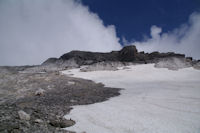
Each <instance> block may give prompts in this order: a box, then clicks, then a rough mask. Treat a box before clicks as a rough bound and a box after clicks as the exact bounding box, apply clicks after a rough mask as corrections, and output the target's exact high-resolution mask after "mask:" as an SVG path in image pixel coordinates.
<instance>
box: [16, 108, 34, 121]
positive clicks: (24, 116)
mask: <svg viewBox="0 0 200 133" xmlns="http://www.w3.org/2000/svg"><path fill="white" fill-rule="evenodd" d="M18 115H19V118H20V119H21V120H26V121H29V120H30V119H31V117H30V115H29V114H27V113H26V112H24V111H23V110H20V111H18Z"/></svg>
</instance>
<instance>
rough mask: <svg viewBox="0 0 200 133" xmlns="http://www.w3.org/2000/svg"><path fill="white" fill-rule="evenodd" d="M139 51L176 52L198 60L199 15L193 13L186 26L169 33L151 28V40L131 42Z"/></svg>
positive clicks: (199, 43) (199, 53)
mask: <svg viewBox="0 0 200 133" xmlns="http://www.w3.org/2000/svg"><path fill="white" fill-rule="evenodd" d="M130 44H131V45H136V46H137V48H138V49H139V50H140V51H146V52H153V51H160V52H169V51H173V52H178V53H184V54H186V56H192V57H194V58H196V59H200V52H199V51H200V13H193V14H191V15H190V17H189V22H188V23H187V24H183V25H181V26H180V27H179V28H177V29H174V30H173V31H171V32H167V33H162V29H161V28H160V27H157V26H152V27H151V38H149V39H145V41H142V42H133V43H130Z"/></svg>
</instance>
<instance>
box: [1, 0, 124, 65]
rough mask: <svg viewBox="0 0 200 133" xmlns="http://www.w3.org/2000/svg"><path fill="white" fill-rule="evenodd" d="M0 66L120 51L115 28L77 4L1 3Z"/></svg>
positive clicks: (43, 0)
mask: <svg viewBox="0 0 200 133" xmlns="http://www.w3.org/2000/svg"><path fill="white" fill-rule="evenodd" d="M0 20H1V21H0V65H24V64H39V63H42V61H44V60H46V59H47V58H49V57H59V56H60V55H62V54H64V53H66V52H69V51H71V50H86V51H101V52H107V51H111V50H118V49H120V48H121V46H120V44H119V42H118V41H119V39H118V38H117V37H116V31H115V27H114V26H112V25H111V26H108V27H105V26H104V25H103V22H102V20H101V19H100V18H99V17H98V15H97V14H94V13H91V12H90V11H89V10H88V8H87V7H85V6H83V5H82V4H81V3H80V2H77V1H76V2H75V1H74V0H17V1H14V0H3V1H0Z"/></svg>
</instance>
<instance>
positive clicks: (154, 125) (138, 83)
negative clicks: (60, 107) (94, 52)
mask: <svg viewBox="0 0 200 133" xmlns="http://www.w3.org/2000/svg"><path fill="white" fill-rule="evenodd" d="M129 68H130V69H124V70H123V69H121V70H118V71H94V72H80V71H79V69H73V70H70V71H64V72H63V73H65V74H74V75H73V76H75V77H80V78H84V79H91V80H94V81H95V82H102V83H103V84H105V85H106V86H109V87H118V88H124V90H122V91H121V95H120V96H118V97H114V98H111V99H110V100H108V101H105V102H102V103H96V104H91V105H82V106H74V109H73V110H72V111H71V112H70V114H68V115H66V117H67V118H72V119H73V120H75V121H76V124H75V125H74V126H72V127H69V128H67V129H68V130H72V131H76V132H77V133H81V132H84V131H85V132H86V133H199V132H200V71H199V70H195V69H193V68H185V69H181V70H178V71H171V70H167V69H164V68H159V69H158V68H154V65H153V64H148V65H135V66H129Z"/></svg>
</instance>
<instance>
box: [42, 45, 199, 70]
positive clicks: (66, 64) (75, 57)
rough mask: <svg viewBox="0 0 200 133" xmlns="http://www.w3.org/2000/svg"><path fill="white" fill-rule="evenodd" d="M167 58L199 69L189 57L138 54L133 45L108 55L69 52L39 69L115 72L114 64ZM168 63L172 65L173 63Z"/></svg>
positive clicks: (148, 61)
mask: <svg viewBox="0 0 200 133" xmlns="http://www.w3.org/2000/svg"><path fill="white" fill-rule="evenodd" d="M169 58H173V59H174V58H177V60H178V61H179V64H180V61H181V62H182V63H186V64H184V65H183V66H187V67H188V66H195V68H199V67H198V64H199V63H198V61H194V60H193V59H192V58H191V57H185V55H184V54H177V53H174V52H167V53H160V52H157V51H156V52H152V53H145V52H143V51H142V52H138V50H137V48H136V47H135V46H134V45H131V46H125V47H123V48H122V49H121V50H120V51H112V52H109V53H100V52H87V51H71V52H69V53H66V54H64V55H62V56H61V57H60V58H49V59H47V60H46V61H45V62H44V63H42V65H41V66H40V68H41V67H43V68H44V69H46V70H55V69H56V70H63V69H70V68H77V67H80V66H83V65H93V68H90V69H94V70H96V69H97V68H94V66H96V67H98V68H100V69H101V70H104V68H102V67H103V66H105V67H107V68H106V70H110V69H111V70H112V69H114V70H115V68H112V64H114V66H121V64H123V65H126V64H129V63H134V64H135V63H139V64H146V63H158V62H159V61H163V60H164V59H165V60H168V59H169ZM113 62H115V63H113ZM106 63H108V64H106ZM168 63H169V61H168ZM170 63H173V61H171V62H170ZM116 64H119V65H116ZM110 65H111V67H110ZM163 66H164V65H163ZM159 67H161V65H159ZM178 68H182V67H178Z"/></svg>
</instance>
